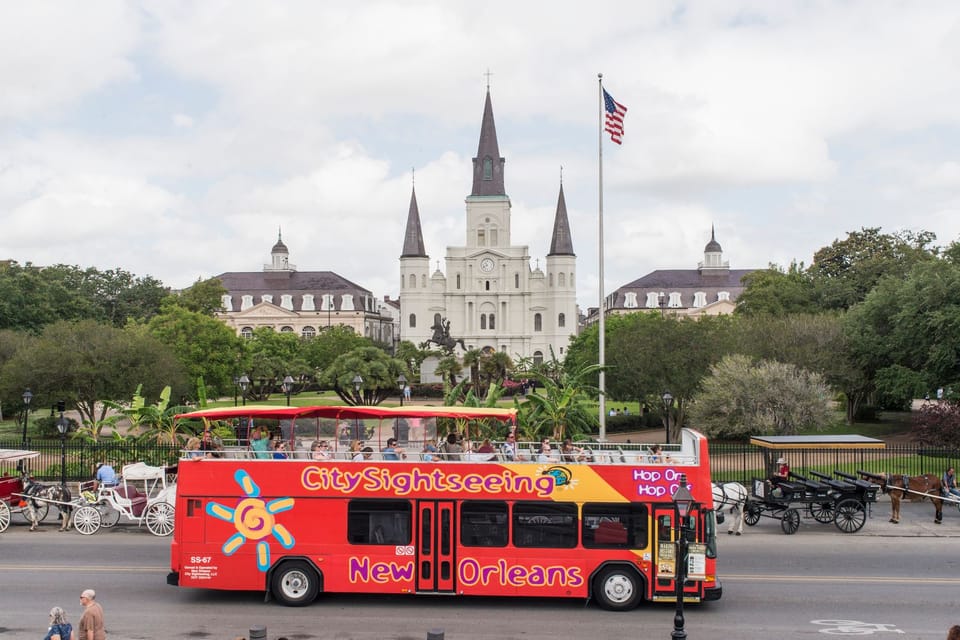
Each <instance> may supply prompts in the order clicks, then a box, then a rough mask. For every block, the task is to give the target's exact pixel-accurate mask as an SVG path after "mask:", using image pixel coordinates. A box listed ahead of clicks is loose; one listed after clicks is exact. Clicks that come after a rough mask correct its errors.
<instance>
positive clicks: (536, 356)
mask: <svg viewBox="0 0 960 640" xmlns="http://www.w3.org/2000/svg"><path fill="white" fill-rule="evenodd" d="M533 364H534V365H535V366H540V365H541V364H543V351H534V352H533Z"/></svg>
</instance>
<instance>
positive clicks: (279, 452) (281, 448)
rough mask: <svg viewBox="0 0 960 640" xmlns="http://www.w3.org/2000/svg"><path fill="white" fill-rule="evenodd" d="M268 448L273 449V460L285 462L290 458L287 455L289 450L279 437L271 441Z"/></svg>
mask: <svg viewBox="0 0 960 640" xmlns="http://www.w3.org/2000/svg"><path fill="white" fill-rule="evenodd" d="M270 448H271V449H273V459H274V460H286V459H287V458H289V457H290V456H289V455H288V453H289V451H290V448H289V447H288V446H287V443H286V442H284V441H283V440H281V439H280V437H279V436H277V437H276V438H274V439H273V443H272V444H271V445H270Z"/></svg>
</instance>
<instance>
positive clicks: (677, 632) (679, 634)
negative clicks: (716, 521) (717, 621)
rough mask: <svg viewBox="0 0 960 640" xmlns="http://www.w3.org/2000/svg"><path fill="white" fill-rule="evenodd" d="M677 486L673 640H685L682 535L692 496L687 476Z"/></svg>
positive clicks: (685, 563)
mask: <svg viewBox="0 0 960 640" xmlns="http://www.w3.org/2000/svg"><path fill="white" fill-rule="evenodd" d="M679 485H680V486H678V487H677V490H676V491H675V492H674V493H673V497H672V499H673V508H674V510H675V512H676V525H677V526H676V538H677V554H676V559H677V560H676V562H677V569H676V571H675V572H674V573H675V575H674V578H673V582H674V585H675V587H676V593H675V595H676V598H677V608H676V611H675V612H674V614H673V633H671V634H670V637H671V638H672V639H673V640H686V637H687V632H686V631H684V630H683V583H684V582H686V581H687V538H686V536H685V535H684V529H685V526H684V525H685V524H686V521H687V516H688V515H690V508H691V507H692V506H693V496H692V495H690V490H689V489H687V476H686V474H680V479H679Z"/></svg>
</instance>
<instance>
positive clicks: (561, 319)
mask: <svg viewBox="0 0 960 640" xmlns="http://www.w3.org/2000/svg"><path fill="white" fill-rule="evenodd" d="M557 326H558V327H560V328H561V329H562V328H564V327H565V326H567V316H566V315H565V314H563V313H561V314H560V315H558V316H557Z"/></svg>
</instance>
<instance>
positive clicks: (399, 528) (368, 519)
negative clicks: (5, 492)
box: [347, 500, 412, 545]
mask: <svg viewBox="0 0 960 640" xmlns="http://www.w3.org/2000/svg"><path fill="white" fill-rule="evenodd" d="M411 517H412V513H411V508H410V502H409V501H407V500H351V501H350V504H349V505H348V506H347V541H348V542H350V543H351V544H394V545H396V544H410V530H411V527H410V519H411Z"/></svg>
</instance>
